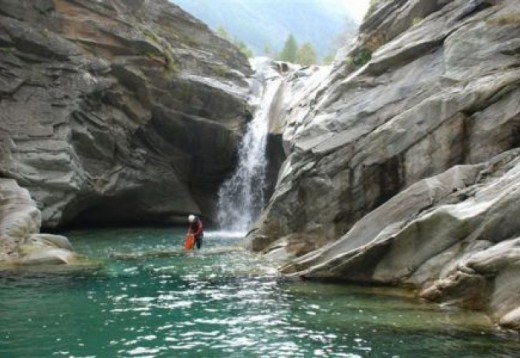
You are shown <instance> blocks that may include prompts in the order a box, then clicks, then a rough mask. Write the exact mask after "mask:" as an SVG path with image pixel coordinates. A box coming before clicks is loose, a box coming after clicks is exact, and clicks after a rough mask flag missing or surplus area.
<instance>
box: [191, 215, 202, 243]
mask: <svg viewBox="0 0 520 358" xmlns="http://www.w3.org/2000/svg"><path fill="white" fill-rule="evenodd" d="M188 233H190V234H193V235H194V236H195V246H197V249H200V248H201V247H202V239H203V237H204V231H203V228H202V221H201V220H200V219H199V218H197V219H196V220H195V222H194V223H190V226H189V227H188Z"/></svg>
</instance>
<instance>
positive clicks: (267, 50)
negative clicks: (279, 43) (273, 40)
mask: <svg viewBox="0 0 520 358" xmlns="http://www.w3.org/2000/svg"><path fill="white" fill-rule="evenodd" d="M264 55H266V56H268V57H273V50H272V49H271V46H269V45H265V47H264Z"/></svg>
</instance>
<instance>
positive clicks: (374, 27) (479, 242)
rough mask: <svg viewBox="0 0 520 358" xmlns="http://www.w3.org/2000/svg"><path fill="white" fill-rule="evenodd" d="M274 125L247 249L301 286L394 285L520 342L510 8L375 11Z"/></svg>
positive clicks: (438, 4) (397, 3)
mask: <svg viewBox="0 0 520 358" xmlns="http://www.w3.org/2000/svg"><path fill="white" fill-rule="evenodd" d="M377 4H378V5H376V6H375V7H374V8H373V9H372V12H371V14H370V15H369V16H368V17H367V18H366V19H365V22H364V24H363V25H362V26H361V33H360V35H359V37H358V40H357V42H356V43H355V44H354V45H353V46H351V47H349V48H347V49H345V51H343V52H340V54H339V55H338V58H337V61H336V63H335V65H334V67H333V69H332V71H331V73H330V75H329V76H328V78H327V79H325V80H323V81H322V82H321V84H320V85H319V86H316V85H314V87H313V88H311V89H309V88H308V87H307V88H306V89H305V91H307V92H306V95H305V96H304V98H303V100H302V101H300V102H298V103H296V104H292V105H291V104H290V103H288V104H287V105H286V106H285V108H282V109H281V111H282V113H283V114H284V115H282V116H279V117H280V118H283V120H282V121H283V122H282V123H281V124H279V126H280V127H282V128H284V129H283V137H284V147H285V148H286V151H287V155H288V157H287V160H286V161H285V163H284V164H283V167H282V171H281V173H280V175H279V178H278V184H277V187H276V189H275V192H274V195H273V197H272V199H271V200H270V202H269V205H268V206H267V208H266V210H265V211H264V213H263V215H262V217H261V218H260V219H259V221H258V222H257V224H256V225H255V228H254V229H253V230H252V231H251V233H250V234H249V236H248V239H249V240H248V243H249V246H250V247H251V248H252V249H253V250H256V251H261V252H263V253H265V254H266V255H269V256H271V257H273V258H276V259H279V260H280V261H281V262H282V263H283V264H282V270H283V271H284V272H285V273H287V274H289V275H294V276H299V277H305V278H316V279H333V280H344V281H354V282H363V283H377V284H387V285H399V286H405V287H410V288H412V289H415V290H416V292H417V293H418V296H421V297H423V298H426V299H429V300H433V301H436V302H442V303H446V304H454V305H458V306H462V307H467V308H474V309H482V310H486V311H487V312H489V314H490V316H491V317H493V319H494V320H495V321H496V322H497V323H499V324H500V325H502V326H504V327H510V328H514V329H517V330H518V329H520V313H519V312H520V298H519V296H518V292H520V281H519V280H518V273H519V272H518V270H519V266H518V263H519V262H520V261H519V256H518V252H517V251H518V249H517V246H518V243H519V240H520V239H519V237H520V226H519V223H518V219H517V217H518V214H519V213H520V206H519V204H518V202H519V201H518V199H519V198H517V196H518V189H519V186H520V177H519V176H518V173H519V170H520V166H519V158H520V157H519V152H518V150H517V149H516V148H518V147H519V146H520V136H519V133H520V132H519V131H520V101H519V98H520V70H519V68H520V56H519V54H520V42H519V39H520V7H519V6H518V1H516V0H472V1H467V0H452V1H446V0H408V1H406V0H386V1H384V0H383V1H378V2H377Z"/></svg>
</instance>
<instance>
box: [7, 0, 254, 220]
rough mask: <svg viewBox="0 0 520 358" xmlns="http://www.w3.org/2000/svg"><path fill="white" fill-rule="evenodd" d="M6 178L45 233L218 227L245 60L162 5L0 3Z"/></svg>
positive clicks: (241, 111)
mask: <svg viewBox="0 0 520 358" xmlns="http://www.w3.org/2000/svg"><path fill="white" fill-rule="evenodd" d="M0 9H1V11H0V84H1V85H0V101H1V104H0V107H1V111H0V173H1V174H2V175H3V176H4V177H8V178H14V179H16V180H17V181H18V182H19V183H20V184H21V185H23V186H24V187H26V188H27V189H28V190H29V191H30V193H31V195H32V196H33V198H34V199H35V201H36V202H37V203H38V206H39V208H40V209H41V212H42V218H43V225H44V226H47V227H54V226H58V225H63V224H69V223H72V224H74V223H76V224H81V223H85V222H105V223H114V222H117V221H132V222H134V223H135V222H139V221H141V222H143V221H158V222H172V221H175V220H177V219H178V218H180V217H181V216H183V215H185V214H187V213H198V214H201V213H202V214H204V215H207V216H211V215H212V210H213V207H214V202H215V199H216V191H217V187H218V185H219V184H220V182H221V181H222V180H223V178H224V177H225V176H226V175H227V173H228V171H229V170H230V169H231V167H232V166H233V163H234V160H235V148H236V143H237V141H238V140H239V138H240V136H241V131H242V129H243V127H244V124H245V122H246V120H247V119H248V118H249V109H248V106H247V95H248V83H247V81H246V77H245V75H247V74H249V73H250V71H251V70H250V67H249V63H248V61H247V59H246V58H245V56H244V55H242V54H241V53H240V52H239V50H238V49H236V48H235V47H233V46H232V45H231V44H230V43H228V42H227V41H226V40H223V39H221V38H219V37H217V36H216V35H214V34H213V33H212V32H211V31H210V30H209V29H208V27H207V26H206V25H204V24H202V23H201V22H199V21H198V20H196V19H195V18H193V17H191V16H190V15H188V14H186V13H185V12H183V11H182V10H181V9H180V8H178V7H176V6H174V5H172V4H170V3H169V2H168V1H166V0H158V1H144V0H132V1H89V0H53V1H51V0H38V1H32V0H31V1H30V0H21V1H20V0H0Z"/></svg>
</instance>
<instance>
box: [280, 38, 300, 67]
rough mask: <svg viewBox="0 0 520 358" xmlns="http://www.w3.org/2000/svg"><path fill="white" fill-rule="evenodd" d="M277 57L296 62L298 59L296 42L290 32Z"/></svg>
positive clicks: (281, 59)
mask: <svg viewBox="0 0 520 358" xmlns="http://www.w3.org/2000/svg"><path fill="white" fill-rule="evenodd" d="M278 59H279V60H280V61H287V62H296V61H297V60H298V43H297V42H296V39H295V38H294V36H293V35H292V34H290V35H289V37H287V40H286V41H285V44H284V46H283V49H282V52H281V53H280V56H279V58H278Z"/></svg>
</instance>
